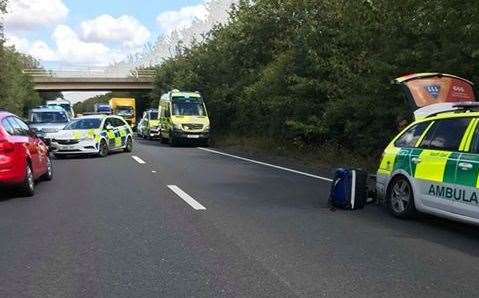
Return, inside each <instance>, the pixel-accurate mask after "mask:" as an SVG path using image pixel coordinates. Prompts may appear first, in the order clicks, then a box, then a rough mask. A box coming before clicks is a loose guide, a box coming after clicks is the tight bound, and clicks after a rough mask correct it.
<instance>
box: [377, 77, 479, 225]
mask: <svg viewBox="0 0 479 298" xmlns="http://www.w3.org/2000/svg"><path fill="white" fill-rule="evenodd" d="M406 80H407V79H406ZM428 80H429V81H426V84H425V85H424V86H421V87H418V86H419V85H421V84H422V83H419V82H415V83H414V84H413V85H414V86H415V88H410V89H409V90H412V91H414V90H416V91H418V90H419V91H421V92H422V93H423V94H422V96H423V98H422V99H421V100H424V96H425V95H424V93H427V94H428V96H430V97H431V98H433V99H434V100H436V99H437V98H438V96H439V95H440V93H441V92H445V93H447V92H451V90H453V92H456V91H457V90H459V91H458V92H462V91H463V90H466V91H467V88H466V87H464V88H463V87H460V88H463V89H460V88H459V87H458V86H459V85H461V84H462V83H464V82H459V79H457V78H454V79H453V81H452V83H450V84H448V85H447V86H446V87H447V88H446V87H445V86H443V85H441V84H436V83H433V84H432V85H431V81H430V80H431V79H430V78H428ZM423 83H424V82H423ZM469 83H470V82H469ZM470 85H471V86H472V83H470ZM411 86H412V85H411ZM431 86H432V87H431ZM454 90H456V91H454ZM471 92H472V91H468V94H469V95H467V94H465V95H464V94H463V95H461V94H456V95H455V96H456V97H461V98H463V99H474V98H473V96H474V94H473V93H471ZM449 94H451V93H449ZM445 98H446V97H445ZM448 98H449V100H451V98H452V97H448ZM416 99H417V96H416ZM455 99H456V98H453V100H452V101H454V100H455ZM415 115H416V119H417V120H416V121H414V122H413V123H412V124H411V125H409V126H408V127H407V128H406V129H404V130H403V131H402V132H401V133H400V134H399V135H398V136H396V137H395V138H394V139H393V140H392V142H391V143H390V144H389V145H388V146H387V148H386V149H385V150H384V153H383V157H382V160H381V163H380V166H379V169H378V172H377V185H376V188H377V192H378V195H379V197H380V198H385V201H386V205H387V207H388V209H389V210H390V212H391V213H392V214H393V215H395V216H397V217H401V218H406V217H410V216H412V215H414V214H415V213H416V211H421V212H424V213H430V214H434V215H437V216H441V217H446V218H450V219H454V220H460V221H464V222H469V223H474V224H479V103H477V102H464V103H458V102H446V101H444V102H441V103H436V104H431V105H424V106H423V107H422V108H420V109H418V110H417V111H416V113H415Z"/></svg>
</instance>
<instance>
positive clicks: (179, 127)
mask: <svg viewBox="0 0 479 298" xmlns="http://www.w3.org/2000/svg"><path fill="white" fill-rule="evenodd" d="M173 127H174V128H175V129H178V130H183V126H182V125H181V124H176V123H175V124H173Z"/></svg>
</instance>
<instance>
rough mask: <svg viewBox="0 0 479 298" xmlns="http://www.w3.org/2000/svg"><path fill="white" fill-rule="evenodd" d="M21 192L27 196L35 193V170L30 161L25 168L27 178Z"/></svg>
mask: <svg viewBox="0 0 479 298" xmlns="http://www.w3.org/2000/svg"><path fill="white" fill-rule="evenodd" d="M21 192H22V194H23V195H24V196H26V197H31V196H33V195H34V194H35V178H33V171H32V166H31V165H30V163H27V166H26V168H25V179H24V181H23V183H22V186H21Z"/></svg>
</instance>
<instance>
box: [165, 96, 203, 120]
mask: <svg viewBox="0 0 479 298" xmlns="http://www.w3.org/2000/svg"><path fill="white" fill-rule="evenodd" d="M172 106H173V115H177V116H206V110H205V107H204V105H203V100H202V99H201V98H200V97H191V98H187V97H173V100H172Z"/></svg>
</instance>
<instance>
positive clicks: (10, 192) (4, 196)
mask: <svg viewBox="0 0 479 298" xmlns="http://www.w3.org/2000/svg"><path fill="white" fill-rule="evenodd" d="M23 198H24V196H22V195H21V194H20V193H19V192H18V191H17V190H15V189H13V187H2V188H1V192H0V202H6V201H9V200H14V199H23Z"/></svg>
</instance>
